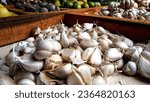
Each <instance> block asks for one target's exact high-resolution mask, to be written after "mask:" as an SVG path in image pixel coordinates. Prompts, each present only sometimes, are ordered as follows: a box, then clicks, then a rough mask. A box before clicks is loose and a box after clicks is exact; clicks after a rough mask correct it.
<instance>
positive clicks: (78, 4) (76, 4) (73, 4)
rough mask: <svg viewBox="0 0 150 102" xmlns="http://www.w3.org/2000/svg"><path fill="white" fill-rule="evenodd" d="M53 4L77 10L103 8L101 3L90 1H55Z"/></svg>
mask: <svg viewBox="0 0 150 102" xmlns="http://www.w3.org/2000/svg"><path fill="white" fill-rule="evenodd" d="M53 3H54V4H55V5H56V6H59V7H63V8H75V9H81V8H89V7H97V6H101V4H100V2H93V1H90V0H89V1H88V0H54V1H53Z"/></svg>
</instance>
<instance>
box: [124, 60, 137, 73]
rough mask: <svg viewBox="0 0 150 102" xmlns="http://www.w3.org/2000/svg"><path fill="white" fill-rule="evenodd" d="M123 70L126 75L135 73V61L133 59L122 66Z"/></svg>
mask: <svg viewBox="0 0 150 102" xmlns="http://www.w3.org/2000/svg"><path fill="white" fill-rule="evenodd" d="M123 72H124V73H126V74H127V75H135V74H136V72H137V66H136V63H135V62H133V61H129V62H128V63H127V64H126V65H125V66H124V67H123Z"/></svg>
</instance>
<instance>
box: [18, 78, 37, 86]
mask: <svg viewBox="0 0 150 102" xmlns="http://www.w3.org/2000/svg"><path fill="white" fill-rule="evenodd" d="M17 84H18V85H36V84H35V82H33V81H32V80H30V79H22V80H20V81H19V82H18V83H17Z"/></svg>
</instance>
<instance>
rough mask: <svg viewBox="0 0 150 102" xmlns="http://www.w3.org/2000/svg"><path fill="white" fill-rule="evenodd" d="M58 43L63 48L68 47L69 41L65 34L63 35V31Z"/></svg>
mask: <svg viewBox="0 0 150 102" xmlns="http://www.w3.org/2000/svg"><path fill="white" fill-rule="evenodd" d="M60 43H61V45H62V46H63V47H68V46H69V45H70V44H69V39H68V37H67V34H66V33H65V31H62V33H61V34H60Z"/></svg>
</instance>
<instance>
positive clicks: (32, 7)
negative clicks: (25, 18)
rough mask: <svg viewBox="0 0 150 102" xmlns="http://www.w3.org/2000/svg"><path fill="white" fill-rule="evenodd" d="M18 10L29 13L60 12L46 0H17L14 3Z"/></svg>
mask: <svg viewBox="0 0 150 102" xmlns="http://www.w3.org/2000/svg"><path fill="white" fill-rule="evenodd" d="M14 6H15V8H17V9H22V10H25V11H29V12H50V11H59V10H60V9H59V7H57V6H55V5H54V4H51V3H48V2H47V1H46V0H17V1H16V2H14Z"/></svg>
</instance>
